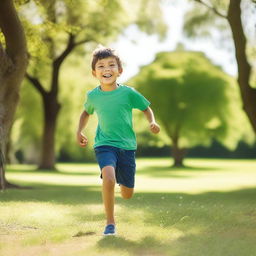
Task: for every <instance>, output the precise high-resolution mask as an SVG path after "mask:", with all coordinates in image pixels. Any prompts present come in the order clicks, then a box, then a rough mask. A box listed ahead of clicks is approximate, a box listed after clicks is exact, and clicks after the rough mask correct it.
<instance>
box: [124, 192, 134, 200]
mask: <svg viewBox="0 0 256 256" xmlns="http://www.w3.org/2000/svg"><path fill="white" fill-rule="evenodd" d="M121 195H122V198H123V199H130V198H132V196H133V193H121Z"/></svg>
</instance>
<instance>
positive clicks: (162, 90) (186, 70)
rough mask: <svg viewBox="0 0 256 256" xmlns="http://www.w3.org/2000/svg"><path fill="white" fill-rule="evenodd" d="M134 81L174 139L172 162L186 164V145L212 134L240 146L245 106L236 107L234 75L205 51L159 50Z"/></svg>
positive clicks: (203, 142)
mask: <svg viewBox="0 0 256 256" xmlns="http://www.w3.org/2000/svg"><path fill="white" fill-rule="evenodd" d="M131 83H132V84H134V85H136V86H137V88H138V90H139V91H141V92H142V93H143V95H145V96H146V97H147V98H148V99H149V100H150V101H151V103H152V108H153V109H154V112H155V114H156V117H157V119H158V120H159V121H160V122H161V124H162V126H163V128H164V130H165V132H166V133H167V135H168V136H169V138H170V140H171V142H172V155H173V158H174V166H182V165H183V159H184V156H185V153H186V150H187V148H189V147H193V146H196V145H205V146H207V145H210V144H211V142H212V139H216V140H218V141H220V142H221V143H222V144H224V145H226V146H228V147H230V148H232V147H233V148H234V147H235V146H236V143H237V141H238V140H239V138H240V136H241V129H239V124H238V123H239V121H240V118H241V113H242V111H241V110H239V108H238V107H237V106H236V105H235V106H234V102H235V104H237V103H236V100H238V99H237V95H236V94H235V92H234V87H233V88H232V80H231V78H230V77H228V76H227V75H226V74H224V73H223V72H222V71H221V70H220V68H218V67H216V66H214V65H213V64H211V62H210V61H209V60H208V59H207V58H206V57H205V56H204V55H203V53H197V52H184V51H176V52H172V53H165V52H164V53H159V54H158V55H157V56H156V59H155V61H154V62H153V63H151V64H150V65H148V66H145V67H143V68H142V69H141V71H140V73H139V74H138V75H137V76H136V77H134V78H133V79H132V81H131ZM232 98H233V99H232ZM231 100H232V101H231ZM238 102H239V100H238ZM239 114H240V115H239ZM239 116H240V117H239Z"/></svg>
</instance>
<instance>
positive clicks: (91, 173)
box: [7, 168, 100, 176]
mask: <svg viewBox="0 0 256 256" xmlns="http://www.w3.org/2000/svg"><path fill="white" fill-rule="evenodd" d="M86 169H87V168H85V171H83V172H82V171H81V172H72V171H70V172H67V171H63V170H61V168H59V169H55V170H46V169H45V170H42V169H40V170H39V169H26V170H18V169H13V168H8V170H7V172H8V173H15V174H16V173H18V174H19V173H20V174H22V173H32V174H33V175H36V174H47V175H51V174H53V175H66V176H73V175H81V176H91V175H97V174H99V173H100V171H99V170H97V171H90V172H88V171H86Z"/></svg>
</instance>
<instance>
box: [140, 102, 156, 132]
mask: <svg viewBox="0 0 256 256" xmlns="http://www.w3.org/2000/svg"><path fill="white" fill-rule="evenodd" d="M142 112H143V113H144V115H145V116H146V118H147V120H148V122H149V129H150V131H151V132H153V133H159V132H160V126H159V125H158V124H157V123H156V121H155V116H154V113H153V111H152V109H151V108H150V107H148V108H147V109H145V110H143V111H142Z"/></svg>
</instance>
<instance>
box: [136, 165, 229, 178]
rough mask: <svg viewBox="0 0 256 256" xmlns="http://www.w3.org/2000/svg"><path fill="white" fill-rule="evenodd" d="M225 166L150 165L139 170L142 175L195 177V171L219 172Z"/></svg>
mask: <svg viewBox="0 0 256 256" xmlns="http://www.w3.org/2000/svg"><path fill="white" fill-rule="evenodd" d="M224 169H225V168H216V167H195V166H184V167H171V166H169V167H168V166H150V167H145V168H139V169H138V172H139V174H141V175H146V176H152V177H158V178H162V177H167V178H193V177H195V176H194V175H195V174H194V173H193V172H207V171H210V172H218V171H223V170H224Z"/></svg>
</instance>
